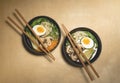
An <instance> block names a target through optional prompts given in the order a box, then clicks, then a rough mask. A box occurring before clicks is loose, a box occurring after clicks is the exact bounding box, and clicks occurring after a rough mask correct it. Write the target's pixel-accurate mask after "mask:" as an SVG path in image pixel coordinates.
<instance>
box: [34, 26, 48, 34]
mask: <svg viewBox="0 0 120 83" xmlns="http://www.w3.org/2000/svg"><path fill="white" fill-rule="evenodd" d="M38 27H42V28H43V29H44V32H38V31H37V28H38ZM33 31H34V32H35V33H36V34H37V35H38V36H42V35H44V34H45V33H46V29H45V27H44V26H43V25H35V26H34V27H33Z"/></svg>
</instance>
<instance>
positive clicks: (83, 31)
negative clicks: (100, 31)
mask: <svg viewBox="0 0 120 83" xmlns="http://www.w3.org/2000/svg"><path fill="white" fill-rule="evenodd" d="M70 34H72V36H73V38H74V37H75V36H74V34H77V37H80V38H81V39H82V35H85V34H86V35H85V36H86V37H91V39H92V38H93V39H92V40H93V42H94V45H95V44H96V45H97V46H96V47H94V46H93V47H94V49H96V50H95V51H94V50H93V51H92V52H93V53H92V54H91V56H90V58H89V59H88V60H89V61H90V62H91V63H93V62H94V61H96V59H97V58H98V57H99V55H100V53H101V49H102V44H101V40H100V38H99V36H98V35H97V33H96V32H95V31H93V30H91V29H89V28H86V27H78V28H76V29H74V30H72V31H70ZM74 39H75V38H74ZM78 39H79V38H78ZM81 39H80V40H79V42H80V44H81ZM68 45H70V43H69V40H68V38H67V37H66V38H65V40H64V42H63V45H62V53H63V57H64V59H65V60H66V62H68V63H69V64H70V65H73V66H77V67H79V66H80V67H81V66H82V63H81V62H80V61H79V59H76V60H73V59H72V58H71V55H70V54H69V53H68V52H67V46H68ZM70 46H71V45H70ZM81 46H82V45H81ZM93 47H92V48H93ZM85 50H86V49H85ZM87 50H90V49H87ZM83 51H84V50H83ZM71 54H72V53H71ZM84 63H85V64H87V62H86V61H85V62H84Z"/></svg>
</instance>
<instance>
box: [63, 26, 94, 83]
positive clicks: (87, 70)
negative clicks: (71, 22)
mask: <svg viewBox="0 0 120 83" xmlns="http://www.w3.org/2000/svg"><path fill="white" fill-rule="evenodd" d="M62 27H63V29H64V32H65V33H66V36H67V37H68V40H69V41H70V43H71V46H72V47H73V50H74V51H75V53H76V54H77V56H78V58H79V60H80V62H81V63H82V65H83V67H84V69H85V70H86V72H87V73H88V76H89V77H90V79H91V80H92V81H93V80H94V78H93V77H92V75H91V73H90V71H89V69H88V68H87V66H86V65H85V63H84V62H83V60H82V58H81V56H80V53H79V51H78V50H77V48H76V47H75V44H74V43H73V42H72V40H71V37H70V36H69V34H68V32H67V31H66V29H65V28H66V27H65V26H64V25H63V24H62Z"/></svg>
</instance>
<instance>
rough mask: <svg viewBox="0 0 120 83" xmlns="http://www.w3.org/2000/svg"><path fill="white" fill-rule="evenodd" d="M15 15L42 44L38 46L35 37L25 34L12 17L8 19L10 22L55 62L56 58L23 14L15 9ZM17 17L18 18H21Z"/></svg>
mask: <svg viewBox="0 0 120 83" xmlns="http://www.w3.org/2000/svg"><path fill="white" fill-rule="evenodd" d="M15 14H16V16H17V15H18V16H19V17H20V18H21V19H22V20H23V22H24V23H25V24H26V25H27V26H28V28H29V29H30V31H31V32H32V33H33V35H34V36H35V37H36V39H37V40H38V41H39V42H40V44H41V45H40V44H38V43H37V42H36V41H35V39H33V37H31V36H30V35H29V34H28V33H27V32H25V31H24V30H23V29H22V27H20V26H19V25H18V24H17V23H16V22H15V21H14V20H13V19H12V18H11V17H7V18H8V19H9V21H11V22H12V23H13V24H14V25H15V26H16V27H17V28H18V29H19V30H20V31H21V32H22V33H24V34H25V35H26V36H27V37H28V38H29V39H30V40H31V41H32V42H33V43H34V44H36V45H37V47H38V48H39V49H40V50H42V51H43V52H44V53H46V54H47V55H49V57H50V58H51V59H53V60H55V57H54V56H53V55H52V54H51V52H50V51H49V50H48V49H47V48H46V47H45V45H44V44H43V42H42V40H41V39H40V37H39V36H38V35H36V33H35V32H34V31H33V29H32V27H31V26H30V25H29V24H28V22H27V21H26V20H25V18H24V17H23V16H22V14H21V13H20V12H19V11H18V10H17V9H15ZM18 16H17V18H19V17H18Z"/></svg>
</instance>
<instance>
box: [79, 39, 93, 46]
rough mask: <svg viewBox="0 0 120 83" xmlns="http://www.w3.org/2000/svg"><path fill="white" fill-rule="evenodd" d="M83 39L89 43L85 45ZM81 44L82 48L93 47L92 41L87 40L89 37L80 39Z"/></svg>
mask: <svg viewBox="0 0 120 83" xmlns="http://www.w3.org/2000/svg"><path fill="white" fill-rule="evenodd" d="M85 38H87V39H89V41H90V42H89V44H85V43H84V42H83V40H84V39H85ZM81 44H82V46H83V47H84V48H92V47H93V46H94V42H93V40H92V39H91V38H89V37H84V38H82V39H81Z"/></svg>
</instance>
